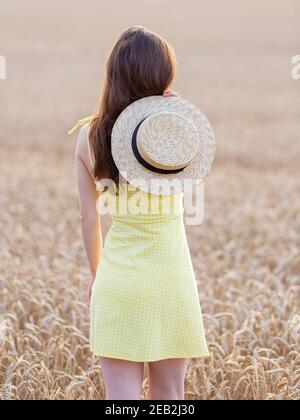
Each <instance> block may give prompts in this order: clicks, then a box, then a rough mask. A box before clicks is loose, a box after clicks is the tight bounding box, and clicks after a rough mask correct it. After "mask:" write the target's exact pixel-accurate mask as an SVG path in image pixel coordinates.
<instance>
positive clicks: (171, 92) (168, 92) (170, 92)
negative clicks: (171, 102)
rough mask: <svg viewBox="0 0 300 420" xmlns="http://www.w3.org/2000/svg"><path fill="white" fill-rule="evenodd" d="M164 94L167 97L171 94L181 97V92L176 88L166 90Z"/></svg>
mask: <svg viewBox="0 0 300 420" xmlns="http://www.w3.org/2000/svg"><path fill="white" fill-rule="evenodd" d="M163 96H165V97H169V96H176V97H180V95H179V93H177V92H175V91H174V90H166V91H165V92H164V93H163Z"/></svg>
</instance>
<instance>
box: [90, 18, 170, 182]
mask: <svg viewBox="0 0 300 420" xmlns="http://www.w3.org/2000/svg"><path fill="white" fill-rule="evenodd" d="M175 72H176V58H175V52H174V50H173V48H172V47H171V46H170V45H169V44H168V42H167V41H166V40H165V39H163V38H162V37H161V36H159V35H157V34H156V33H154V32H151V31H149V30H148V29H146V28H144V27H141V26H133V27H131V28H129V29H127V30H126V31H125V32H123V33H122V34H121V36H120V38H119V39H118V41H117V42H116V44H115V46H114V47H113V49H112V50H111V52H110V54H109V57H108V60H107V63H106V72H105V79H104V84H103V88H102V92H101V97H100V103H99V107H98V111H97V113H96V115H95V118H94V120H93V121H92V123H91V127H90V131H89V133H90V134H89V140H90V144H91V149H92V153H93V155H94V158H95V165H94V168H93V175H94V178H96V179H97V180H101V179H103V178H106V179H110V180H113V181H114V183H115V184H116V186H117V187H118V184H119V171H118V169H117V167H116V165H115V163H114V160H113V157H112V154H111V133H112V128H113V125H114V123H115V121H116V119H117V118H118V116H119V114H120V113H121V112H122V111H123V110H124V109H125V108H126V107H127V106H128V105H129V104H131V103H132V102H134V101H136V100H138V99H141V98H143V97H146V96H152V95H162V94H163V92H164V91H165V90H166V89H167V88H168V87H169V86H170V84H171V83H172V82H173V80H174V78H175ZM117 189H118V188H117Z"/></svg>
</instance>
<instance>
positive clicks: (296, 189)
mask: <svg viewBox="0 0 300 420" xmlns="http://www.w3.org/2000/svg"><path fill="white" fill-rule="evenodd" d="M0 10H1V11H0V33H1V36H0V55H2V56H4V57H5V58H6V63H7V69H6V73H7V75H6V80H0V173H1V178H0V203H1V210H2V211H1V216H0V233H1V237H0V249H1V251H0V252H1V260H0V340H2V344H3V345H2V346H1V345H0V398H1V399H15V398H17V399H18V398H21V399H26V398H49V399H55V398H56V399H64V398H84V399H87V398H90V399H93V398H103V397H104V390H103V382H102V376H101V367H99V363H97V360H95V359H93V358H92V357H91V355H90V354H89V351H88V328H89V317H88V310H87V307H86V288H87V282H88V267H87V263H86V259H85V254H84V250H83V245H82V241H81V234H80V227H79V213H78V199H77V191H76V184H75V168H74V150H75V143H76V136H73V137H68V135H67V132H68V130H69V129H70V128H71V127H72V126H73V125H74V124H75V123H76V122H77V120H78V119H80V118H83V117H85V116H88V115H91V114H93V113H94V112H95V110H96V107H97V104H98V98H99V94H100V89H101V85H102V81H103V76H104V66H105V61H106V58H107V56H108V54H109V51H110V49H111V48H112V46H113V44H114V42H115V41H116V40H117V38H118V37H119V35H120V34H121V32H123V31H124V30H125V29H126V28H128V27H129V26H132V25H141V26H146V27H148V28H149V29H151V30H153V31H156V32H158V33H159V34H161V35H162V36H164V37H165V38H166V39H167V40H168V41H169V42H170V43H171V45H172V46H173V47H174V49H175V51H176V54H177V60H178V74H177V80H176V83H175V86H174V88H175V90H177V91H178V92H179V93H180V94H181V96H182V97H185V98H187V99H189V100H190V101H192V102H194V103H195V104H196V105H197V106H199V107H200V108H201V109H202V110H203V112H204V113H205V114H206V115H207V117H208V118H209V120H210V121H211V123H212V125H213V127H214V131H215V134H216V140H217V155H216V161H215V164H214V167H213V170H212V172H211V174H210V176H209V178H208V180H207V183H206V186H205V222H204V224H203V225H201V226H196V227H194V226H193V227H188V226H187V234H188V240H189V243H190V248H191V253H192V258H193V264H194V267H195V271H196V274H197V280H198V287H199V297H200V300H201V304H202V310H203V313H204V320H205V326H206V330H207V336H208V341H209V345H210V349H211V352H212V357H211V359H206V360H204V361H199V360H195V361H194V362H193V364H191V366H190V369H189V372H188V375H187V382H186V389H187V394H186V398H188V399H202V398H206V399H231V398H237V399H255V398H262V399H266V398H269V399H275V398H282V399H297V398H300V384H299V379H298V378H299V374H298V376H297V369H298V372H299V368H300V354H299V343H300V328H299V325H300V317H299V312H300V305H299V302H300V293H299V290H300V278H299V272H300V257H299V245H300V244H299V228H300V216H299V193H300V183H299V179H300V177H299V175H300V167H299V160H300V144H299V133H300V95H299V94H300V80H294V79H293V78H292V76H291V70H292V64H291V60H292V57H293V56H295V55H299V54H300V45H299V39H300V24H299V23H300V22H299V20H300V6H299V2H298V1H297V0H286V1H284V2H282V1H279V0H261V1H258V0H256V1H253V0H252V1H250V0H244V1H243V2H240V1H237V0H226V1H217V0H210V1H209V2H208V1H203V0H201V1H197V2H195V1H194V0H186V1H184V2H182V1H178V0H172V1H171V0H160V1H158V0H152V1H151V2H149V1H145V0H139V1H137V0H127V1H126V2H124V1H107V0H105V1H101V2H100V1H96V0H87V1H84V2H83V1H76V2H72V1H70V0H60V1H58V0H53V1H51V2H41V1H37V0H28V1H26V2H20V1H16V0H9V1H8V0H0ZM109 223H110V220H109V218H108V217H105V218H104V220H103V221H102V229H103V234H104V236H105V234H106V232H107V229H108V227H109ZM21 355H22V359H20V357H21ZM258 378H259V380H258ZM28 381H29V382H28ZM29 383H30V384H29ZM144 392H145V394H144V395H145V396H146V395H147V380H145V387H144Z"/></svg>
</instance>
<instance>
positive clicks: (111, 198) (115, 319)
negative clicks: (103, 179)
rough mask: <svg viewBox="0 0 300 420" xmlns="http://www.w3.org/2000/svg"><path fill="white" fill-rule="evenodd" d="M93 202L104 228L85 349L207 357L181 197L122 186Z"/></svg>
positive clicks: (136, 357) (141, 358)
mask: <svg viewBox="0 0 300 420" xmlns="http://www.w3.org/2000/svg"><path fill="white" fill-rule="evenodd" d="M81 121H82V123H85V122H86V119H85V120H81ZM96 188H97V189H99V190H101V183H98V185H97V183H96ZM100 200H101V203H100V204H101V208H102V210H103V209H104V208H106V209H107V210H108V211H109V213H110V214H111V216H112V225H111V226H110V229H109V231H108V233H107V236H106V237H105V239H104V246H103V252H102V255H101V260H100V263H99V266H98V270H97V275H96V279H95V283H94V286H93V291H92V299H91V307H90V316H91V327H90V348H91V351H92V352H93V353H94V354H95V355H96V356H104V357H112V358H118V359H125V360H131V361H137V362H149V361H157V360H162V359H169V358H183V357H193V358H195V357H205V356H208V355H209V352H208V348H207V344H206V339H205V332H204V327H203V321H202V313H201V308H200V303H199V298H198V289H197V282H196V278H195V274H194V269H193V265H192V261H191V255H190V251H189V247H188V243H187V238H186V232H185V226H184V220H183V214H184V206H183V193H179V194H176V195H170V196H162V195H154V194H150V193H146V192H144V191H142V190H139V189H136V188H135V187H133V186H132V185H131V184H125V187H124V185H123V186H122V188H120V192H119V195H118V196H117V195H115V194H114V192H113V191H109V190H106V191H104V192H102V193H101V194H100Z"/></svg>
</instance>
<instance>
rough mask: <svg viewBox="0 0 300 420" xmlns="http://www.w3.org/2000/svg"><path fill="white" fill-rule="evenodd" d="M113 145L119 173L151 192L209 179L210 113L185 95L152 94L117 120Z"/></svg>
mask: <svg viewBox="0 0 300 420" xmlns="http://www.w3.org/2000/svg"><path fill="white" fill-rule="evenodd" d="M111 151H112V156H113V159H114V161H115V164H116V166H117V168H118V170H119V171H120V174H121V175H122V176H123V177H124V178H125V179H126V180H127V181H129V182H130V183H131V184H133V185H134V186H135V187H137V188H139V189H141V190H143V191H145V192H147V193H151V194H161V195H170V194H178V193H182V192H184V191H185V189H186V188H188V187H190V186H192V185H195V184H198V183H200V182H202V181H203V180H204V178H205V177H206V176H207V174H208V173H209V171H210V168H211V165H212V163H213V160H214V155H215V138H214V133H213V130H212V127H211V125H210V123H209V121H208V120H207V118H206V116H205V115H204V114H203V113H202V111H200V109H198V108H197V107H196V106H195V105H194V104H192V103H191V102H189V101H187V100H186V99H183V98H180V97H164V96H148V97H145V98H142V99H140V100H137V101H135V102H133V103H132V104H130V105H129V106H128V107H126V108H125V109H124V110H123V111H122V112H121V114H120V115H119V117H118V119H117V120H116V122H115V124H114V126H113V130H112V135H111Z"/></svg>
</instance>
